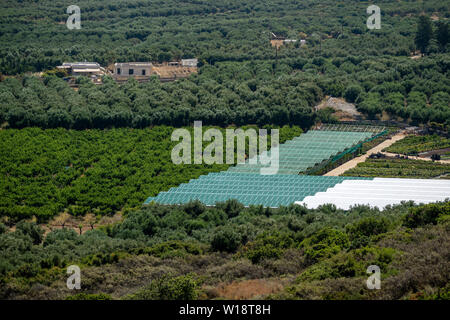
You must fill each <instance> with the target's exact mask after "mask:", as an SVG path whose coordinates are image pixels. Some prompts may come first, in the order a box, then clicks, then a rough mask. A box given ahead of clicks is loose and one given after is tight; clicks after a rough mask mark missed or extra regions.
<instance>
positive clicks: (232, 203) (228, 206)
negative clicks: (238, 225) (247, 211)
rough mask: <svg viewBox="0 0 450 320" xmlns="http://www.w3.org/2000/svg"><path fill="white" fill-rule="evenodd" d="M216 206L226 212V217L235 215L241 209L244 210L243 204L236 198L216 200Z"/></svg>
mask: <svg viewBox="0 0 450 320" xmlns="http://www.w3.org/2000/svg"><path fill="white" fill-rule="evenodd" d="M216 207H217V208H218V209H222V210H223V211H224V212H225V213H226V214H227V216H228V218H233V217H236V216H238V215H239V213H240V212H241V211H242V210H244V205H243V204H242V203H240V202H239V201H237V200H236V199H230V200H227V201H225V202H218V203H217V204H216Z"/></svg>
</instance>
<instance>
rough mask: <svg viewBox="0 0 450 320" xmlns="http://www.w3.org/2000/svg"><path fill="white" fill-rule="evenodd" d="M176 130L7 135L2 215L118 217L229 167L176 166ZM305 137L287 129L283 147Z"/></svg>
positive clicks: (0, 161) (0, 186)
mask: <svg viewBox="0 0 450 320" xmlns="http://www.w3.org/2000/svg"><path fill="white" fill-rule="evenodd" d="M205 129H206V128H205ZM173 130H174V128H171V127H164V126H161V127H154V128H152V129H140V130H133V129H111V130H84V131H76V130H66V129H48V130H41V129H37V128H27V129H23V130H15V129H14V130H13V129H11V130H9V129H8V130H0V148H1V150H2V153H1V155H0V176H1V181H0V193H1V194H2V197H1V198H0V216H8V217H10V218H12V219H13V220H16V221H17V220H20V219H24V218H31V217H33V216H35V217H37V218H38V219H39V220H40V221H45V220H47V219H49V218H51V217H52V216H54V215H56V214H58V213H60V212H63V211H67V212H68V213H70V214H72V215H85V214H86V213H93V214H95V215H104V214H114V213H115V212H118V211H120V210H122V209H124V208H130V207H137V206H140V205H141V204H142V203H143V202H144V201H145V199H146V198H147V197H149V196H155V195H157V194H158V193H159V192H161V191H166V190H168V189H169V188H171V187H175V186H178V185H179V184H180V183H183V182H188V181H189V180H190V179H194V178H197V177H199V176H200V175H202V174H207V173H208V172H212V171H221V170H226V169H227V168H228V167H229V165H226V164H223V165H205V164H203V165H194V164H192V165H175V164H173V163H172V160H171V150H172V148H173V146H174V145H175V144H177V143H178V142H172V141H171V140H170V137H171V134H172V132H173ZM190 130H192V128H191V129H190ZM269 132H270V131H269ZM300 133H301V130H300V129H299V128H298V127H292V128H290V127H283V128H281V130H280V142H283V141H286V140H287V139H292V138H293V137H295V136H297V135H299V134H300ZM268 142H269V143H270V138H269V139H268ZM203 145H204V147H206V146H207V144H206V143H204V144H203ZM192 150H193V148H192ZM247 150H248V148H247ZM224 154H225V153H224Z"/></svg>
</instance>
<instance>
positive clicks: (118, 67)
mask: <svg viewBox="0 0 450 320" xmlns="http://www.w3.org/2000/svg"><path fill="white" fill-rule="evenodd" d="M152 70H153V65H152V63H151V62H118V63H115V64H114V74H113V77H114V79H115V80H116V81H119V82H120V81H126V80H128V79H129V78H135V79H136V80H140V81H146V80H149V79H150V76H151V74H152Z"/></svg>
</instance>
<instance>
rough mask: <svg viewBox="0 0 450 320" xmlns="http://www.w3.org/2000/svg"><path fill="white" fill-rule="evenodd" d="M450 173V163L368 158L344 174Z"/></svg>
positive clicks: (421, 176)
mask: <svg viewBox="0 0 450 320" xmlns="http://www.w3.org/2000/svg"><path fill="white" fill-rule="evenodd" d="M449 173H450V164H440V163H433V162H431V161H423V160H411V159H367V160H366V161H365V162H362V163H359V164H358V165H357V166H356V168H353V169H350V170H348V171H346V172H345V173H344V174H343V176H351V177H386V178H418V179H426V178H436V177H440V176H443V175H446V174H449ZM443 178H445V177H443ZM447 178H450V177H448V176H447Z"/></svg>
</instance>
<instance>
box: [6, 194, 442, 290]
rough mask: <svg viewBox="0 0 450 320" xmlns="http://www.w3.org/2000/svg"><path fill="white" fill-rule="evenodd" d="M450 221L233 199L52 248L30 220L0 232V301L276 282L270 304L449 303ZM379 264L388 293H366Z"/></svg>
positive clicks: (418, 209) (429, 213)
mask: <svg viewBox="0 0 450 320" xmlns="http://www.w3.org/2000/svg"><path fill="white" fill-rule="evenodd" d="M449 210H450V203H449V202H448V201H447V202H441V203H436V204H428V205H422V206H413V205H412V204H411V203H403V204H401V205H397V206H389V207H387V208H386V209H384V210H379V209H370V208H368V207H366V206H356V207H354V208H352V209H350V210H349V211H347V212H344V211H342V210H338V209H336V208H335V207H334V206H332V205H326V206H322V207H319V208H318V209H315V210H311V209H306V208H305V207H301V206H297V205H291V206H289V207H281V208H279V209H265V208H262V207H257V206H251V207H249V208H244V207H243V206H242V205H241V204H239V203H236V202H235V201H232V200H230V201H227V202H225V203H218V205H217V206H216V207H205V206H204V205H202V204H201V203H199V202H191V203H188V204H186V205H182V206H161V205H156V204H155V205H149V206H146V207H144V208H142V209H140V210H132V211H129V212H128V213H127V214H126V215H125V217H124V220H123V221H121V222H119V223H116V224H114V225H111V226H108V227H107V228H102V229H97V230H92V231H87V232H85V233H84V234H82V235H78V234H77V233H76V232H75V231H73V230H69V229H62V230H61V229H60V230H53V231H51V232H50V233H48V234H47V235H46V236H45V237H43V236H42V230H40V227H39V226H38V225H36V224H34V223H32V222H24V221H22V222H20V223H19V224H17V227H16V229H15V231H10V230H8V229H5V228H4V227H2V228H0V230H2V231H1V233H0V245H1V246H2V250H1V251H0V283H1V286H0V298H2V299H5V298H35V299H41V298H45V299H49V298H50V299H56V298H59V299H64V298H67V299H109V298H113V299H197V298H198V299H208V298H223V297H225V298H226V296H221V293H220V291H217V290H218V289H215V288H220V287H221V286H223V285H226V284H227V283H230V282H231V281H236V282H238V283H239V282H240V281H243V280H250V279H260V280H262V281H265V280H266V279H267V280H268V279H269V278H270V279H274V278H275V279H285V280H284V282H280V283H284V286H285V288H284V289H283V290H281V291H278V292H277V293H275V294H274V295H272V296H271V297H272V298H280V299H282V298H292V299H297V298H306V299H311V298H314V299H408V298H418V297H422V298H426V299H442V298H445V297H446V293H445V292H447V291H448V282H449V274H448V266H449V261H448V259H447V258H446V257H448V254H449V249H450V247H449V243H448V241H447V240H446V239H448V236H449V231H450V225H449V221H450V211H449ZM193 225H196V226H197V227H196V228H195V229H192V226H193ZM224 249H225V250H224ZM94 260H95V261H97V262H95V263H92V261H94ZM72 264H76V265H79V266H80V268H81V272H82V283H81V291H80V292H77V293H76V294H75V295H74V292H73V291H70V290H68V289H67V288H66V285H65V281H66V278H67V274H66V268H67V266H69V265H72ZM372 264H376V265H378V266H379V267H380V268H381V270H382V281H383V290H375V291H372V290H368V289H367V288H366V286H365V281H366V279H367V274H366V269H367V267H368V266H369V265H372ZM411 270H414V273H413V274H412V273H411ZM286 279H290V280H286ZM243 283H245V281H244V282H243ZM112 284H113V285H112ZM37 287H39V290H36V288H37ZM251 297H252V296H249V298H251Z"/></svg>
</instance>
